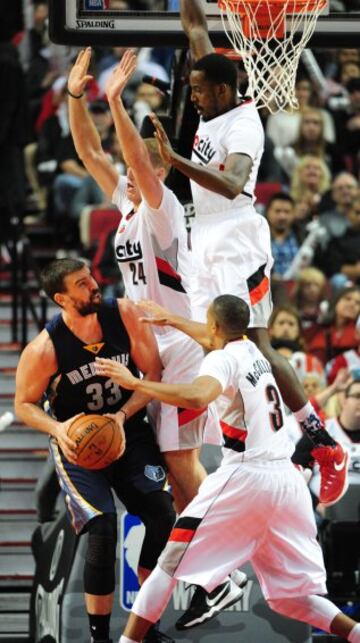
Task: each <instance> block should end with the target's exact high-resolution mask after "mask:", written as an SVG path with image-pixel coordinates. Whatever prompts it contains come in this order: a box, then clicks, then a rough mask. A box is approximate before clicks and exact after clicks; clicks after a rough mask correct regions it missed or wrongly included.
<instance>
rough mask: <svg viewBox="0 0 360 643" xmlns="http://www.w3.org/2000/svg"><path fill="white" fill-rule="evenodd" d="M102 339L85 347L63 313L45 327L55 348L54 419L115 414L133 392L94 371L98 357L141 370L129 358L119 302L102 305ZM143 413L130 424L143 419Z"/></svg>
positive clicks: (51, 394) (51, 398) (50, 392)
mask: <svg viewBox="0 0 360 643" xmlns="http://www.w3.org/2000/svg"><path fill="white" fill-rule="evenodd" d="M98 319H99V322H100V326H101V329H102V332H103V336H102V338H101V340H100V341H99V342H97V343H96V344H85V343H84V342H83V341H82V340H81V339H79V338H78V337H76V335H74V334H73V333H72V332H71V330H70V329H69V328H68V327H67V326H66V324H65V322H64V320H63V318H62V315H61V313H60V314H59V315H55V317H53V318H52V319H51V320H50V321H49V322H48V323H47V324H46V326H45V328H46V330H47V332H48V333H49V335H50V338H51V341H52V343H53V345H54V348H55V353H56V360H57V364H58V369H57V372H56V373H55V375H54V376H53V377H52V378H51V381H50V384H49V387H48V391H47V396H48V399H49V402H50V407H51V410H52V412H53V414H54V416H55V417H56V418H57V419H58V420H59V421H60V422H64V421H65V420H67V419H69V418H71V417H73V416H74V415H77V414H78V413H82V412H83V413H100V414H103V413H116V411H118V410H119V408H121V406H123V404H124V403H125V402H126V400H127V399H128V398H129V397H130V396H131V394H132V392H131V391H127V390H126V389H123V388H121V387H120V386H119V385H118V384H115V382H113V381H112V380H111V379H110V378H109V379H105V378H104V377H103V376H100V375H97V374H96V372H95V357H96V356H99V357H107V358H109V359H113V360H115V361H116V362H119V363H120V364H124V366H127V367H128V368H129V369H130V370H131V372H132V373H133V374H134V375H138V370H137V368H136V366H135V364H134V363H133V361H132V359H131V356H130V339H129V336H128V333H127V331H126V328H125V326H124V324H123V321H122V319H121V316H120V313H119V308H118V302H117V301H116V300H115V299H111V300H110V299H109V300H106V301H105V302H103V303H102V304H101V306H100V309H99V312H98ZM144 415H145V411H144V410H142V411H140V412H139V413H137V414H136V415H134V416H133V417H132V418H131V419H130V420H129V422H127V423H126V425H125V426H126V427H128V425H129V423H130V424H132V425H133V424H134V422H136V421H137V420H138V419H140V418H142V417H144Z"/></svg>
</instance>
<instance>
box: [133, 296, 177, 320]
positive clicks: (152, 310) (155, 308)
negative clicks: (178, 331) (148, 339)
mask: <svg viewBox="0 0 360 643" xmlns="http://www.w3.org/2000/svg"><path fill="white" fill-rule="evenodd" d="M136 305H137V306H139V308H141V310H143V311H144V312H145V313H146V314H147V317H140V321H141V322H144V323H146V324H156V325H157V326H167V325H168V324H169V318H170V314H171V313H170V312H169V311H168V310H166V308H163V306H159V304H157V303H156V302H155V301H151V299H141V300H140V301H138V302H136Z"/></svg>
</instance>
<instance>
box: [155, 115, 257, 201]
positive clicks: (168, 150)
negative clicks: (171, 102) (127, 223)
mask: <svg viewBox="0 0 360 643" xmlns="http://www.w3.org/2000/svg"><path fill="white" fill-rule="evenodd" d="M150 118H151V121H152V123H153V125H154V127H155V130H156V132H155V136H156V140H157V142H158V145H159V151H160V154H161V156H162V158H163V159H164V161H166V162H167V163H169V164H170V165H172V166H173V167H176V169H177V170H179V172H182V174H185V176H187V177H189V179H192V180H193V181H195V182H196V183H198V184H199V185H201V186H202V187H203V188H206V189H207V190H210V191H211V192H216V193H217V194H221V195H222V196H225V197H226V198H227V199H235V197H237V196H238V195H239V194H241V192H242V191H243V189H244V187H245V185H246V183H247V181H248V179H249V176H250V172H251V168H252V160H251V158H250V156H247V155H246V154H229V156H228V157H227V159H226V162H225V167H224V170H217V169H216V168H208V167H204V166H202V165H198V164H197V163H193V162H192V161H190V160H189V159H186V158H185V157H183V156H180V154H177V153H176V152H175V150H174V149H173V148H172V147H171V144H170V141H169V139H168V137H167V135H166V132H165V130H164V128H163V126H162V124H161V123H160V121H159V119H158V118H157V116H156V115H155V114H151V116H150Z"/></svg>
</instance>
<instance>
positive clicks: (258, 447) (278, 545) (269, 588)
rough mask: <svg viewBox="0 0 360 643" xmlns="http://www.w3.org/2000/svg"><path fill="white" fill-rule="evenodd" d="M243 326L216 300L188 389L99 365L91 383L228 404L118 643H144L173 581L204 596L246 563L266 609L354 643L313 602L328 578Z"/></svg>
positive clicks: (278, 402) (267, 383) (242, 308)
mask: <svg viewBox="0 0 360 643" xmlns="http://www.w3.org/2000/svg"><path fill="white" fill-rule="evenodd" d="M249 317H250V315H249V308H248V306H247V304H246V303H245V302H244V301H243V300H241V299H240V298H238V297H235V296H233V295H223V296H220V297H217V298H216V299H215V300H214V302H213V303H212V304H211V306H210V307H209V310H208V313H207V336H208V340H209V345H212V346H213V348H214V350H213V351H212V352H210V353H209V354H208V355H207V356H206V357H205V359H204V360H203V362H202V364H201V366H200V372H199V375H198V377H197V378H196V379H195V380H194V381H193V382H191V383H190V384H161V383H160V384H158V383H156V382H154V383H152V382H142V381H141V380H140V379H138V378H136V377H134V376H133V375H132V374H131V373H130V372H129V371H128V369H126V367H123V366H121V365H120V364H117V363H114V362H111V361H110V360H108V359H97V367H96V368H97V372H98V374H101V375H104V376H106V377H111V378H112V379H113V380H114V381H115V382H117V383H118V384H121V386H123V387H125V388H129V389H130V390H135V391H141V392H142V393H146V394H148V395H152V396H153V397H154V398H156V399H160V400H163V401H166V402H167V403H169V404H176V405H177V404H181V405H183V406H184V407H187V406H189V407H193V406H199V407H201V406H202V405H204V404H209V403H211V402H212V401H214V400H215V399H216V398H217V397H218V395H220V394H222V393H224V394H225V395H226V397H227V398H228V413H227V416H226V422H225V421H224V422H223V423H222V428H223V432H224V438H225V447H224V458H223V461H222V463H221V465H220V467H219V469H218V470H217V471H216V472H215V473H213V474H211V475H210V476H209V477H208V478H206V480H205V481H204V482H203V483H202V485H201V487H200V489H199V492H198V494H197V496H196V497H195V498H194V500H193V501H192V502H191V503H190V505H189V506H188V507H187V508H186V509H185V511H184V512H183V513H182V514H181V516H180V517H179V518H178V520H177V522H176V524H175V527H174V529H173V531H172V533H171V535H170V538H169V541H168V544H167V546H166V548H165V549H164V551H163V553H162V554H161V556H160V558H159V560H158V564H157V566H156V568H155V570H154V572H152V574H151V575H150V576H149V578H148V579H147V581H146V582H145V583H144V585H143V587H142V588H141V590H140V592H139V594H138V596H137V598H136V600H135V603H134V606H133V610H132V613H131V615H130V617H129V620H128V623H127V625H126V628H125V631H124V634H123V636H121V638H120V643H136V642H139V641H142V640H143V637H144V636H145V634H146V632H147V630H148V628H149V627H150V626H151V624H152V623H153V622H155V621H156V620H157V619H158V618H159V616H160V615H161V614H162V612H163V611H164V609H165V607H166V605H167V603H168V601H169V599H170V596H171V594H172V591H173V589H174V587H175V585H176V582H177V581H178V580H183V581H185V582H188V583H194V582H197V583H200V584H201V585H202V586H203V587H205V589H206V590H207V591H208V592H211V591H212V590H213V588H214V587H215V586H216V585H217V584H218V583H219V581H221V579H222V578H223V577H224V576H225V575H226V574H227V573H228V572H229V571H231V570H232V569H233V568H234V567H236V566H241V565H243V564H244V563H245V562H246V561H248V560H250V561H251V563H252V566H253V568H254V570H255V572H256V574H257V576H258V579H259V582H260V585H261V588H262V591H263V594H264V596H265V598H266V600H267V602H268V604H269V606H270V607H271V608H272V609H273V610H275V611H277V612H279V613H280V614H283V615H285V616H289V617H291V618H295V619H298V620H300V621H304V622H306V623H309V624H312V625H314V626H316V627H319V628H320V629H322V630H325V631H327V632H332V633H333V634H336V635H338V636H341V637H344V638H346V639H347V640H348V641H352V642H353V643H358V642H360V624H357V623H356V622H355V621H353V620H352V619H350V618H348V617H347V616H345V615H344V614H342V612H340V610H339V608H338V607H336V606H335V605H333V604H332V603H331V602H330V601H328V600H327V599H325V598H323V597H322V596H319V594H320V595H321V594H325V593H326V572H325V568H324V563H323V557H322V552H321V549H320V546H319V544H318V542H317V540H316V525H315V520H314V516H313V510H312V504H311V499H310V494H309V491H308V489H307V486H306V483H305V481H304V479H303V477H302V475H301V474H300V472H299V471H298V470H297V469H296V468H295V467H294V466H293V465H292V463H291V460H290V456H291V453H292V450H293V447H292V446H291V444H290V442H289V439H288V437H287V431H286V428H284V426H283V419H284V405H283V401H282V399H281V395H280V393H279V390H278V387H277V384H276V381H275V379H274V377H273V374H272V370H271V365H270V363H269V362H268V360H267V359H266V358H265V357H264V355H262V353H261V352H260V351H259V349H258V348H257V347H256V345H255V344H254V343H253V342H251V341H250V340H249V339H247V337H246V336H244V332H245V331H246V328H247V324H248V321H249ZM264 534H266V538H264Z"/></svg>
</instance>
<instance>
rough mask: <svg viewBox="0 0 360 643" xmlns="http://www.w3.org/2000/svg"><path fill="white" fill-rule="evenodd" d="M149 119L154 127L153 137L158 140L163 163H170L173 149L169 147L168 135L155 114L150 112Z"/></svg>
mask: <svg viewBox="0 0 360 643" xmlns="http://www.w3.org/2000/svg"><path fill="white" fill-rule="evenodd" d="M150 119H151V122H152V124H153V125H154V127H155V138H156V140H157V142H158V146H159V152H160V156H161V158H162V160H163V161H164V163H168V164H169V165H171V164H172V160H173V156H174V150H173V148H172V147H171V143H170V141H169V138H168V135H167V134H166V132H165V130H164V128H163V126H162V124H161V123H160V121H159V119H158V117H157V116H156V114H150Z"/></svg>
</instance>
